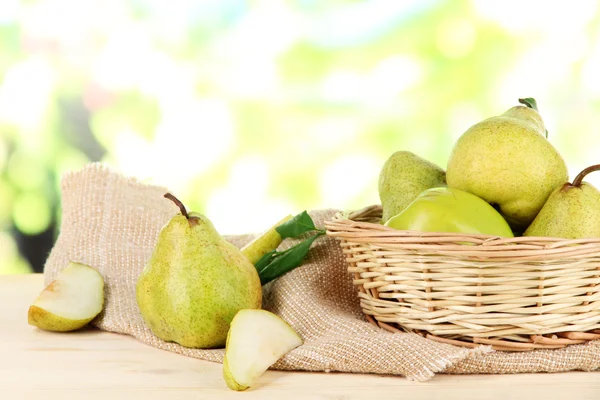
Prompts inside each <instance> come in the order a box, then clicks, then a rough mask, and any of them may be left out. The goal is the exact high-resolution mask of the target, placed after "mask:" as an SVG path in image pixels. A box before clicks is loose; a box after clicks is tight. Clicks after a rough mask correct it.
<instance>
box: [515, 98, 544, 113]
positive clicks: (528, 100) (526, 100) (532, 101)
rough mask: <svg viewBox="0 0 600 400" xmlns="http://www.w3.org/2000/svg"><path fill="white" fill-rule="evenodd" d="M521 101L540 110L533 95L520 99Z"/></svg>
mask: <svg viewBox="0 0 600 400" xmlns="http://www.w3.org/2000/svg"><path fill="white" fill-rule="evenodd" d="M519 103H521V104H524V105H526V106H527V107H529V108H532V109H534V110H535V111H537V112H539V110H538V108H537V102H536V101H535V99H534V98H533V97H526V98H524V99H519Z"/></svg>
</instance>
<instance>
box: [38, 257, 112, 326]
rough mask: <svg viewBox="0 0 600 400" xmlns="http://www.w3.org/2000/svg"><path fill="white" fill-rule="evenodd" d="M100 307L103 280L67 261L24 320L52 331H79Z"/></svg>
mask: <svg viewBox="0 0 600 400" xmlns="http://www.w3.org/2000/svg"><path fill="white" fill-rule="evenodd" d="M103 305H104V279H103V278H102V275H100V273H99V272H98V271H96V270H95V269H93V268H91V267H89V266H87V265H84V264H79V263H75V262H70V263H69V264H68V265H67V266H66V267H65V268H64V269H63V270H62V271H61V272H60V274H59V275H58V277H57V278H56V280H54V281H53V282H51V283H50V284H49V285H48V286H46V288H44V290H42V292H41V293H40V294H39V296H38V297H37V298H36V299H35V301H34V303H33V305H32V306H31V307H29V312H28V315H27V319H28V322H29V324H30V325H33V326H37V327H38V328H40V329H44V330H47V331H54V332H68V331H73V330H76V329H80V328H83V327H84V326H86V325H87V324H88V323H89V322H90V321H91V320H93V319H94V318H95V317H96V316H97V315H98V314H100V312H101V311H102V307H103Z"/></svg>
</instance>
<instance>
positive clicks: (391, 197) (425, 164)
mask: <svg viewBox="0 0 600 400" xmlns="http://www.w3.org/2000/svg"><path fill="white" fill-rule="evenodd" d="M445 185H446V173H445V172H444V170H443V169H441V168H440V167H438V166H437V165H435V164H434V163H432V162H430V161H428V160H425V159H424V158H421V157H419V156H418V155H416V154H414V153H411V152H409V151H397V152H395V153H393V154H392V155H391V156H390V157H389V158H388V159H387V160H386V162H385V164H383V167H382V168H381V171H380V173H379V199H380V200H381V208H382V210H383V213H382V217H381V221H382V222H384V223H385V222H386V221H387V220H388V219H390V218H391V217H393V216H394V215H396V214H398V213H399V212H400V211H402V210H404V208H405V207H406V206H408V205H409V204H410V202H411V201H413V200H414V199H415V198H416V197H417V196H418V195H419V194H420V193H421V192H422V191H423V190H425V189H429V188H432V187H438V186H445Z"/></svg>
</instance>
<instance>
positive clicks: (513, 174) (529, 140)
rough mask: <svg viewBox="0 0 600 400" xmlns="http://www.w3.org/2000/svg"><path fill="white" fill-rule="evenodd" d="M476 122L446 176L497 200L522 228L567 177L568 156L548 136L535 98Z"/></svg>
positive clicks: (451, 182)
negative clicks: (555, 146)
mask: <svg viewBox="0 0 600 400" xmlns="http://www.w3.org/2000/svg"><path fill="white" fill-rule="evenodd" d="M519 102H521V103H522V104H524V105H519V106H515V107H512V108H511V109H509V110H508V111H506V112H505V113H504V114H502V115H499V116H494V117H491V118H488V119H485V120H483V121H481V122H479V123H477V124H475V125H473V126H471V127H470V128H469V129H468V130H467V131H466V132H465V133H463V134H462V136H461V137H460V138H459V139H458V140H457V142H456V143H455V145H454V148H453V149H452V152H451V154H450V157H449V159H448V165H447V168H446V182H447V183H448V186H449V187H452V188H456V189H460V190H464V191H467V192H470V193H473V194H474V195H476V196H478V197H481V198H482V199H484V200H485V201H487V202H488V203H491V204H492V205H494V206H496V207H497V208H498V210H499V211H500V213H501V214H502V215H503V216H504V218H505V219H506V220H507V221H508V223H509V224H510V226H511V228H512V229H513V230H514V231H516V232H522V231H523V230H524V229H525V228H527V226H528V225H529V224H530V223H531V222H532V221H533V219H534V218H535V216H536V215H537V214H538V212H539V211H540V210H541V209H542V206H543V205H544V203H545V202H546V200H547V199H548V196H550V193H552V191H553V190H554V189H555V188H556V187H557V186H559V185H561V184H563V183H564V182H566V181H567V180H568V172H567V167H566V164H565V161H564V160H563V158H562V157H561V155H560V154H559V153H558V151H557V150H556V149H555V148H554V146H552V144H551V143H550V142H549V141H548V139H547V138H546V129H545V128H544V123H543V121H542V118H541V116H540V114H539V113H538V111H537V105H536V103H535V100H534V99H531V98H527V99H519Z"/></svg>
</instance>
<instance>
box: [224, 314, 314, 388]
mask: <svg viewBox="0 0 600 400" xmlns="http://www.w3.org/2000/svg"><path fill="white" fill-rule="evenodd" d="M301 344H302V338H300V336H299V335H298V334H297V333H296V332H295V331H294V330H293V329H292V327H291V326H290V325H289V324H288V323H287V322H285V321H284V320H283V319H281V318H280V317H278V316H277V315H275V314H273V313H272V312H269V311H266V310H262V309H244V310H240V311H239V312H238V313H237V314H236V315H235V317H234V318H233V320H232V321H231V326H230V328H229V333H228V334H227V344H226V350H225V359H224V360H223V378H224V379H225V383H227V386H228V387H229V388H230V389H233V390H237V391H241V390H246V389H248V388H249V387H250V386H252V385H253V384H254V383H255V382H256V381H257V379H258V378H259V377H260V376H261V375H262V374H263V373H264V372H265V371H266V370H267V369H268V368H269V367H270V366H271V365H273V364H274V363H275V362H276V361H277V360H279V359H280V358H281V357H283V356H284V355H285V354H286V353H288V352H289V351H291V350H293V349H295V348H296V347H298V346H300V345H301Z"/></svg>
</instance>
